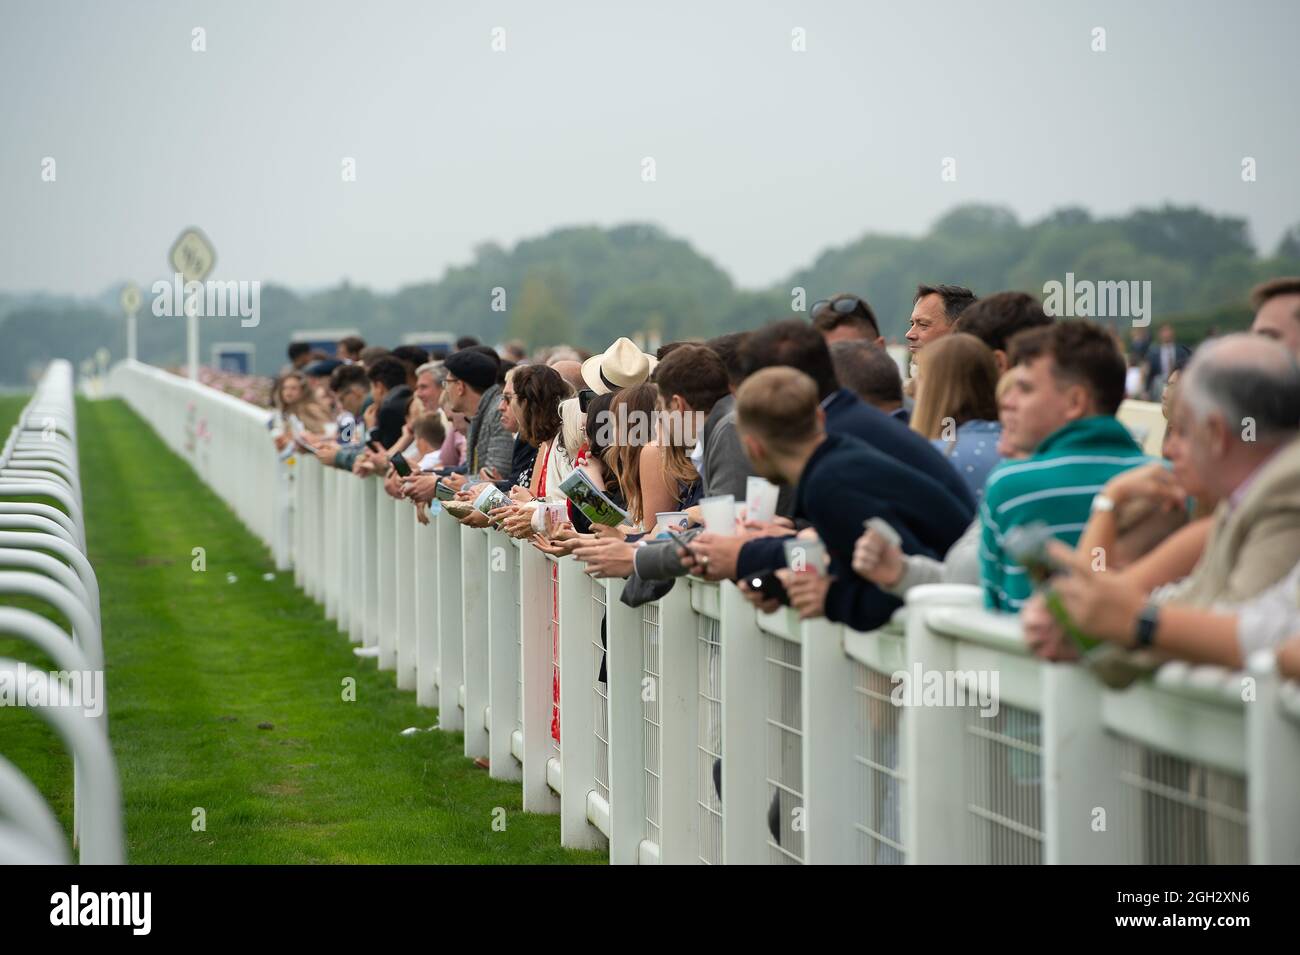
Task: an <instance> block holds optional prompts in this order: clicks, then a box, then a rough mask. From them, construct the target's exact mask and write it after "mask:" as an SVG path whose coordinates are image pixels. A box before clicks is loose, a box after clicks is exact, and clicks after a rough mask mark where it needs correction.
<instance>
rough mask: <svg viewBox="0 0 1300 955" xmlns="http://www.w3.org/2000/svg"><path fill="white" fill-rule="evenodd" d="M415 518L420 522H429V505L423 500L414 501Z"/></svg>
mask: <svg viewBox="0 0 1300 955" xmlns="http://www.w3.org/2000/svg"><path fill="white" fill-rule="evenodd" d="M415 519H416V520H417V521H419V522H420V523H421V524H427V523H429V505H428V504H426V503H424V502H423V501H416V502H415Z"/></svg>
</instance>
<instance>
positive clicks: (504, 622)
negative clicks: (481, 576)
mask: <svg viewBox="0 0 1300 955" xmlns="http://www.w3.org/2000/svg"><path fill="white" fill-rule="evenodd" d="M525 546H528V549H529V550H533V548H532V547H531V546H530V545H525ZM487 560H488V567H487V616H488V632H487V636H488V648H487V655H488V715H489V717H490V720H489V722H490V726H489V728H488V762H489V766H488V773H489V775H491V777H492V778H493V779H513V780H518V779H522V778H523V773H522V771H521V768H520V765H521V764H520V763H518V762H516V761H515V758H514V754H513V752H512V744H513V737H514V732H515V728H516V720H517V719H518V716H519V713H518V707H519V704H520V700H519V696H520V693H519V689H520V683H519V679H520V671H519V666H520V659H519V657H520V653H519V603H518V600H519V587H520V583H519V560H520V550H519V548H518V547H516V546H515V543H514V541H512V540H511V539H510V538H509V537H507V536H506V535H505V534H503V533H501V531H499V530H496V529H495V528H493V529H492V530H490V531H488V532H487ZM543 785H545V783H543Z"/></svg>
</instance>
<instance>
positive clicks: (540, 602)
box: [519, 547, 560, 812]
mask: <svg viewBox="0 0 1300 955" xmlns="http://www.w3.org/2000/svg"><path fill="white" fill-rule="evenodd" d="M551 567H552V561H551V560H549V559H548V558H547V556H546V555H545V554H543V553H542V552H541V551H539V550H537V549H536V548H535V547H525V548H523V549H522V550H521V551H520V552H519V592H520V599H519V630H520V633H521V634H522V635H523V640H522V647H521V656H522V659H521V663H520V666H521V667H522V670H523V684H524V685H523V713H522V722H523V727H522V730H521V732H522V734H523V756H522V757H521V762H522V763H523V770H522V773H523V788H524V811H525V812H559V811H560V799H559V797H558V796H557V795H556V794H555V793H554V792H553V791H552V790H551V788H550V786H549V785H548V784H547V781H546V766H547V763H548V762H549V760H550V758H551V756H552V755H553V752H554V748H553V746H552V741H551V707H552V679H553V673H552V662H551V658H552V651H551V641H552V639H553V630H552V622H551V600H552V598H551Z"/></svg>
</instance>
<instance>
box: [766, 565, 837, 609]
mask: <svg viewBox="0 0 1300 955" xmlns="http://www.w3.org/2000/svg"><path fill="white" fill-rule="evenodd" d="M776 579H777V580H779V581H781V586H783V587H784V588H785V592H786V593H787V594H788V595H789V597H790V606H791V607H794V609H795V610H797V611H799V619H800V620H811V619H813V618H814V617H824V616H826V593H827V591H829V590H830V589H831V582H832V581H833V580H834V579H835V578H833V577H831V576H830V575H828V574H823V573H821V572H820V571H816V570H803V571H799V570H791V569H790V568H788V567H782V568H781V569H780V570H778V571H777V572H776Z"/></svg>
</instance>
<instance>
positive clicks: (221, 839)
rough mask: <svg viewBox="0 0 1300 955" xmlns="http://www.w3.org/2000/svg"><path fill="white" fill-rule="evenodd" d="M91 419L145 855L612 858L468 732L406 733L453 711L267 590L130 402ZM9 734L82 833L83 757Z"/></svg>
mask: <svg viewBox="0 0 1300 955" xmlns="http://www.w3.org/2000/svg"><path fill="white" fill-rule="evenodd" d="M9 403H10V402H8V401H7V400H6V401H3V402H0V423H3V430H2V431H0V435H3V434H5V433H7V430H8V424H11V423H12V420H11V419H12V414H13V413H16V411H17V409H18V408H20V407H21V406H22V401H21V400H16V401H14V402H12V403H13V405H14V408H13V409H12V412H11V417H10V420H9V422H8V423H4V422H3V416H4V415H5V413H6V410H7V408H8V404H9ZM77 414H78V426H79V434H80V441H81V471H82V487H83V493H84V494H85V498H86V500H85V505H86V509H87V519H86V520H87V536H88V538H89V540H88V544H89V547H90V560H91V563H92V564H93V565H94V567H95V571H96V573H97V575H98V577H99V586H100V592H101V603H102V611H103V622H104V644H105V653H106V656H107V661H108V669H107V676H106V683H107V695H108V701H109V706H108V712H109V732H110V736H111V738H112V742H113V749H114V752H115V753H116V756H117V761H118V770H119V773H120V776H121V779H122V789H123V797H124V801H125V812H126V831H127V841H128V848H127V854H128V860H129V861H131V862H136V863H319V862H367V863H423V862H436V863H444V862H446V863H557V862H604V861H605V855H604V854H603V853H593V852H576V851H570V850H565V849H561V848H560V844H559V842H560V834H559V822H558V819H557V817H555V816H540V815H532V814H524V813H523V812H522V810H521V808H520V789H519V786H518V785H517V784H514V783H506V782H497V781H494V780H491V779H489V778H488V776H487V773H486V772H484V771H483V770H481V769H478V768H476V767H475V766H474V764H473V763H472V762H471V761H470V760H467V759H465V758H464V756H463V755H462V749H461V747H462V740H461V736H460V734H459V733H440V732H434V733H419V734H416V735H414V736H410V737H403V736H401V735H399V731H400V730H401V729H403V728H405V727H408V726H420V727H427V726H430V725H432V724H433V723H434V722H435V719H436V713H435V711H431V710H427V709H423V708H420V707H417V706H416V705H415V695H414V694H413V693H410V692H406V691H401V692H399V691H398V690H397V689H396V687H395V685H394V679H393V674H392V673H380V672H378V671H377V669H376V667H375V662H374V660H373V659H367V660H362V659H359V658H357V657H356V656H355V655H354V654H353V653H352V650H351V645H350V644H349V643H348V641H347V638H346V636H344V635H343V634H341V633H339V632H338V629H337V627H336V626H335V624H334V623H332V622H329V621H326V620H325V618H324V615H323V613H322V611H321V609H320V607H319V606H317V605H316V604H315V603H314V602H313V601H311V600H310V599H309V598H307V597H305V596H303V594H301V593H300V592H299V591H298V590H297V589H296V588H295V587H294V586H293V575H292V573H287V574H277V575H276V576H275V578H274V579H273V580H269V581H268V580H264V579H263V575H265V574H267V573H271V572H273V570H274V567H273V565H272V562H271V559H270V555H269V554H268V553H267V551H266V549H265V547H263V546H262V544H261V543H260V542H259V541H257V540H256V539H255V538H254V537H253V536H252V535H251V534H249V533H248V532H247V531H246V530H245V529H244V527H243V525H242V524H240V523H239V522H238V520H237V519H236V518H235V516H234V515H233V514H232V513H231V511H230V510H229V509H228V508H227V507H226V506H225V504H223V503H222V502H221V501H220V500H219V499H218V498H217V497H216V496H214V495H213V494H212V493H211V492H210V491H208V490H207V488H206V487H205V486H204V485H202V484H201V483H200V482H199V481H198V479H197V478H196V477H195V475H194V472H193V471H191V470H190V468H189V466H188V465H186V464H185V463H184V462H183V461H181V460H180V459H179V458H177V457H175V456H174V455H172V454H171V453H170V452H169V451H168V450H167V449H166V448H165V447H164V446H163V444H162V443H161V442H160V441H159V440H158V438H157V437H156V436H155V435H154V433H153V432H152V431H151V430H150V429H149V428H148V427H147V426H146V425H145V424H144V423H143V422H142V421H141V420H140V419H139V418H138V417H136V415H135V414H134V413H133V412H131V410H130V409H128V408H127V407H126V406H125V405H124V404H123V403H121V402H119V401H98V402H90V401H84V400H83V401H79V402H78V408H77ZM195 547H202V548H204V550H205V551H206V559H207V570H206V571H204V572H197V571H194V570H192V569H191V562H192V559H193V558H192V552H193V548H195ZM229 575H233V580H232V579H231V578H230V576H229ZM19 653H21V655H22V657H23V658H24V659H27V660H28V661H29V662H32V663H36V662H38V658H36V657H34V656H33V654H32V653H31V652H30V651H27V650H20V649H19V646H18V645H17V644H16V642H15V641H12V640H7V639H3V638H0V656H15V655H18V654H19ZM42 662H43V661H42ZM345 677H353V678H355V680H356V702H344V700H343V698H342V697H343V681H344V678H345ZM262 725H269V728H259V726H262ZM0 741H2V742H0V751H3V752H4V754H5V755H6V756H7V757H8V758H9V759H11V760H12V761H14V762H15V763H17V764H18V765H19V766H20V767H21V768H22V769H24V770H25V771H26V772H28V774H29V775H30V776H31V777H32V779H33V781H34V782H35V783H36V784H37V786H38V787H40V789H41V791H42V792H43V793H45V795H46V797H47V798H48V799H50V801H51V804H52V805H53V806H54V807H55V809H56V810H57V811H58V812H59V815H60V817H61V818H62V819H63V821H64V823H65V825H69V822H70V819H71V809H72V794H71V780H72V773H71V763H70V761H69V760H68V758H67V757H66V756H65V755H64V754H63V751H62V747H61V746H60V745H59V744H58V742H57V740H55V739H54V737H53V735H52V734H51V733H50V732H49V731H48V730H46V729H45V727H44V725H43V724H41V723H40V722H39V721H38V720H36V719H35V718H34V717H33V716H32V714H31V713H30V712H25V711H15V710H12V709H11V710H6V711H3V712H0ZM196 809H202V810H204V812H205V814H206V831H195V830H194V828H193V826H192V821H193V819H194V811H195V810H196ZM498 809H504V811H505V817H504V818H505V829H504V831H497V830H496V829H494V828H493V824H492V823H493V818H494V811H496V810H498ZM495 814H496V816H498V817H499V816H500V813H499V812H496V813H495Z"/></svg>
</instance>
